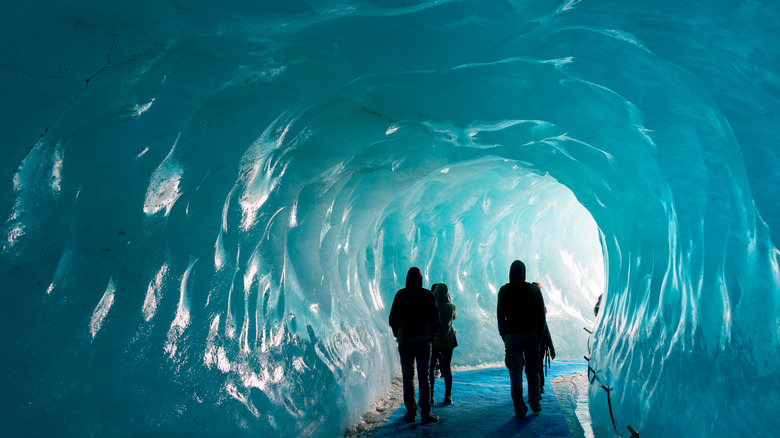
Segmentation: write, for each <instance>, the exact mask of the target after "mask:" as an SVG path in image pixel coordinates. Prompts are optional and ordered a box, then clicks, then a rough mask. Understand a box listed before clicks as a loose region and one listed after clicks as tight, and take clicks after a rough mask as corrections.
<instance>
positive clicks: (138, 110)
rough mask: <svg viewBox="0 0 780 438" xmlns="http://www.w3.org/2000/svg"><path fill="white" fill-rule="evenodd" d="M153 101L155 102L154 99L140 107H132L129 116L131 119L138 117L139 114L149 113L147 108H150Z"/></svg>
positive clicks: (138, 105)
mask: <svg viewBox="0 0 780 438" xmlns="http://www.w3.org/2000/svg"><path fill="white" fill-rule="evenodd" d="M154 100H155V98H152V100H150V101H149V102H147V103H145V104H143V105H141V104H136V105H134V106H133V110H132V114H131V115H132V116H133V117H139V116H140V115H141V114H143V113H145V112H147V111H149V108H151V107H152V104H153V103H154Z"/></svg>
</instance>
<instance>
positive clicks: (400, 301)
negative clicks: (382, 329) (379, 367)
mask: <svg viewBox="0 0 780 438" xmlns="http://www.w3.org/2000/svg"><path fill="white" fill-rule="evenodd" d="M390 327H392V329H393V335H394V336H395V338H396V340H397V341H398V343H403V342H415V341H431V340H432V339H433V337H434V336H435V335H436V328H438V327H439V309H438V308H437V307H436V299H435V298H434V297H433V294H432V293H431V291H429V290H428V289H424V288H423V287H422V274H421V273H420V270H419V269H418V268H411V269H409V272H408V273H407V274H406V287H405V288H403V289H401V290H399V291H398V292H396V294H395V299H393V307H391V308H390Z"/></svg>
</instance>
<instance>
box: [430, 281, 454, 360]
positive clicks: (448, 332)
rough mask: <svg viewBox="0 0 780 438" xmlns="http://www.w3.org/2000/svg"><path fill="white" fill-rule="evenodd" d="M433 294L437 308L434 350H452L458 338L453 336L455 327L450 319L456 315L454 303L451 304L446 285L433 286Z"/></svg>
mask: <svg viewBox="0 0 780 438" xmlns="http://www.w3.org/2000/svg"><path fill="white" fill-rule="evenodd" d="M433 296H434V297H436V305H437V307H438V308H439V319H440V320H441V323H440V324H439V333H438V335H436V339H435V340H434V341H433V344H432V347H433V349H434V350H439V351H443V350H452V349H453V348H455V347H457V346H458V339H457V338H456V337H455V329H454V328H452V321H453V320H454V319H455V318H457V317H458V313H457V311H456V310H455V304H452V298H450V292H449V289H448V288H447V285H446V284H444V283H439V284H436V285H434V286H433Z"/></svg>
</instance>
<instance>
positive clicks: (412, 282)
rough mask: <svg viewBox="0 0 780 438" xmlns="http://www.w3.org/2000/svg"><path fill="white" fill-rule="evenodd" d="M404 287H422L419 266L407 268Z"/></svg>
mask: <svg viewBox="0 0 780 438" xmlns="http://www.w3.org/2000/svg"><path fill="white" fill-rule="evenodd" d="M406 287H407V288H410V289H422V273H420V269H419V268H416V267H413V268H409V272H407V273H406Z"/></svg>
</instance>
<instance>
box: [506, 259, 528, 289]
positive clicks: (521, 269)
mask: <svg viewBox="0 0 780 438" xmlns="http://www.w3.org/2000/svg"><path fill="white" fill-rule="evenodd" d="M523 281H525V263H523V262H521V261H520V260H515V261H513V262H512V266H510V267H509V282H510V283H518V282H523Z"/></svg>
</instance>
